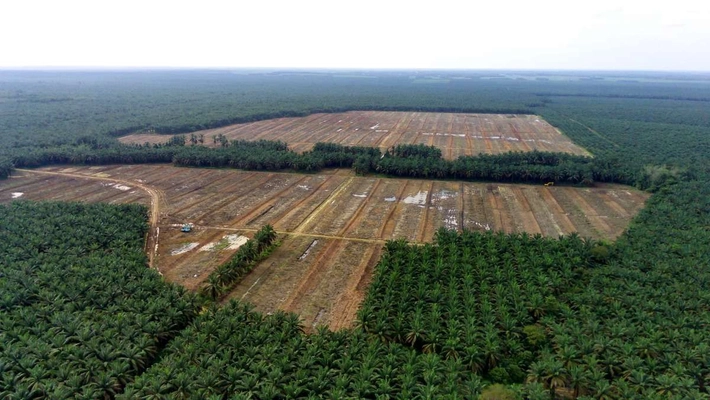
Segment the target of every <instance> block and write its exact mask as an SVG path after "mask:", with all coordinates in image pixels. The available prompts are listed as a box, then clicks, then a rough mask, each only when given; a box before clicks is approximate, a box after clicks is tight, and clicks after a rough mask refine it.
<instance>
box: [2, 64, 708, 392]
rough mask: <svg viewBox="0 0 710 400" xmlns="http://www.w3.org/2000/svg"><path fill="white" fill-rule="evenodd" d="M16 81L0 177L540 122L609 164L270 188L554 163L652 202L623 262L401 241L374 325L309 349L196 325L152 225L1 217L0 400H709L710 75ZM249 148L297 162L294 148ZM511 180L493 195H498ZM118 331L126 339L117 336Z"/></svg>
mask: <svg viewBox="0 0 710 400" xmlns="http://www.w3.org/2000/svg"><path fill="white" fill-rule="evenodd" d="M431 77H436V79H434V81H435V82H434V83H432V82H431V81H432V79H429V81H427V80H426V79H427V78H431ZM0 82H2V85H1V86H0V114H1V115H2V116H3V118H2V119H0V142H1V143H0V148H1V149H2V150H0V153H1V154H0V174H2V175H4V174H7V173H8V172H9V171H10V170H11V168H10V167H11V166H10V162H13V163H16V164H20V165H25V166H32V165H34V166H36V165H43V164H46V163H58V162H61V163H97V162H100V161H101V160H102V157H106V158H103V160H105V162H118V163H124V162H131V163H135V162H174V161H175V157H176V155H177V154H178V153H179V152H185V153H180V154H181V155H190V156H194V155H195V154H198V153H199V154H204V157H205V158H200V159H199V160H203V159H207V157H212V158H214V159H216V160H217V159H220V157H221V158H222V159H224V160H226V159H228V154H229V153H230V152H236V151H238V149H239V148H242V149H243V148H245V147H244V146H249V145H246V144H244V143H236V144H233V145H231V146H225V147H224V148H223V149H222V148H220V149H214V150H208V149H196V150H191V146H180V144H179V143H173V146H165V147H152V146H151V147H140V148H139V147H129V146H121V145H119V144H118V143H117V141H116V140H115V138H114V137H115V135H119V134H122V133H128V132H132V131H137V130H145V131H156V132H165V133H168V132H187V131H190V130H193V129H197V128H205V127H211V126H221V125H225V124H227V123H231V122H235V121H247V120H254V119H261V118H267V117H270V116H282V115H303V114H305V113H309V112H314V111H342V110H349V109H395V110H397V109H402V110H405V109H406V110H427V111H437V110H440V111H477V112H484V111H491V112H515V113H535V114H538V115H541V116H543V117H544V118H545V119H546V120H547V121H548V122H550V123H552V124H553V125H555V126H556V127H558V128H560V129H561V130H562V131H563V132H564V133H565V134H567V135H568V136H570V137H571V138H572V139H573V140H574V141H575V142H576V143H577V144H579V145H581V146H583V147H585V148H586V149H588V150H589V151H590V152H592V153H593V154H594V159H593V161H592V160H588V159H584V158H583V157H581V158H579V159H577V158H574V157H572V158H570V159H565V160H562V159H560V158H559V155H555V154H536V155H534V156H533V155H525V156H523V155H520V154H508V155H502V156H486V157H490V158H487V159H486V157H483V158H471V159H464V160H455V161H447V162H444V161H443V160H441V158H440V155H439V154H436V151H435V150H434V149H431V148H426V147H421V148H414V147H412V148H399V149H393V150H392V151H391V153H389V154H388V155H384V157H383V155H381V154H380V155H379V157H380V158H378V154H379V151H377V149H374V150H367V149H362V148H343V147H337V146H330V145H325V144H321V145H319V146H318V147H316V148H314V150H313V151H312V152H310V153H308V154H306V155H304V156H302V157H303V158H302V159H301V161H304V160H305V161H304V163H303V164H300V166H299V164H297V163H294V162H293V160H290V161H289V162H287V163H284V164H282V165H281V164H280V165H276V166H274V165H271V166H268V165H267V166H266V167H265V168H276V167H278V168H287V169H294V170H302V171H307V170H309V168H310V166H309V164H308V163H309V162H314V163H315V164H314V165H315V166H316V167H317V168H323V167H326V166H336V165H337V166H349V167H352V168H355V169H356V170H358V171H360V172H369V173H382V174H392V175H397V174H398V173H401V174H402V175H406V174H411V173H415V174H418V175H414V176H422V177H423V176H428V177H436V176H438V173H437V171H438V170H437V168H439V166H440V165H444V164H446V165H447V168H449V169H446V171H447V172H446V173H447V174H449V173H451V171H452V169H450V168H451V166H452V165H456V163H458V162H461V163H464V162H465V163H470V164H462V165H463V169H462V170H463V171H470V170H485V168H484V167H485V166H486V165H493V164H495V165H499V166H500V167H501V168H500V169H499V170H500V171H506V168H512V167H517V168H518V170H519V171H521V173H522V172H525V173H528V174H529V173H530V172H529V171H536V170H538V169H539V170H540V171H544V170H545V168H547V167H548V166H549V165H548V164H549V163H551V162H552V163H556V164H555V165H556V166H559V165H564V166H565V168H567V169H568V170H571V171H573V172H574V174H575V175H574V176H580V177H581V178H582V179H581V180H584V179H585V177H586V178H589V175H588V174H589V173H591V174H592V179H593V180H595V181H596V180H600V181H603V180H605V179H607V180H608V181H615V182H626V183H634V184H637V185H638V186H639V187H642V188H645V189H647V190H650V191H653V192H654V195H653V196H652V197H651V198H650V199H649V201H648V202H647V204H646V207H645V209H644V210H642V211H641V213H640V214H639V215H638V216H637V217H636V218H635V219H634V220H633V222H632V224H631V226H630V227H629V228H628V230H627V232H626V233H625V234H624V235H622V236H621V237H620V238H619V239H618V240H617V241H616V242H614V243H596V242H591V241H588V240H585V239H583V238H578V237H575V236H570V237H565V238H562V239H560V240H552V239H543V238H539V237H530V236H526V235H503V234H496V233H489V234H480V233H471V232H463V233H460V234H457V233H454V232H446V231H441V232H439V234H438V235H437V242H436V243H434V244H432V245H428V246H422V247H416V246H410V245H408V244H406V243H404V242H390V243H388V244H387V245H386V247H385V252H384V255H383V257H382V259H381V261H380V263H379V264H378V265H377V266H376V268H375V278H374V282H373V285H372V287H371V288H370V291H369V293H368V295H367V299H366V301H365V303H364V304H363V307H362V309H361V311H360V314H359V326H358V327H357V328H355V329H352V330H345V331H341V332H328V331H325V330H324V331H319V332H318V333H316V334H312V335H305V334H303V333H302V332H301V330H300V327H299V325H298V320H297V318H296V317H295V316H293V315H288V314H275V315H270V316H265V315H261V314H258V313H255V312H253V311H251V310H250V308H249V307H248V305H244V304H239V303H230V304H228V305H226V306H224V307H221V308H218V307H214V306H212V307H209V308H207V309H206V310H205V312H203V313H202V314H200V315H199V316H197V315H196V310H197V303H196V302H198V301H200V300H199V299H198V298H197V297H195V296H193V295H191V294H188V293H184V292H183V291H181V290H179V289H178V288H174V287H172V286H170V285H167V284H165V283H163V282H162V281H161V280H160V279H159V277H157V276H156V275H155V274H154V273H153V272H152V271H149V270H148V269H147V268H145V264H146V261H145V256H144V255H143V254H141V238H142V235H143V233H144V232H145V229H146V227H145V216H144V215H145V214H144V210H143V209H141V208H139V207H133V208H132V206H121V207H116V206H80V205H65V204H40V205H34V204H31V203H24V202H21V203H14V204H12V205H10V206H4V207H2V208H1V209H0V212H1V213H2V225H1V226H2V227H3V228H2V230H0V235H2V239H3V240H2V241H0V246H2V247H0V257H2V259H3V262H2V270H1V271H0V272H1V273H2V279H0V285H2V291H1V294H2V298H3V301H2V304H1V305H0V307H2V313H1V314H0V318H1V319H2V322H1V323H2V327H1V328H2V329H0V350H2V352H1V355H0V356H1V357H2V359H1V360H0V374H2V381H0V382H1V383H0V393H2V396H1V397H7V398H51V397H67V394H68V393H69V392H71V393H73V394H74V395H75V396H77V397H85V398H97V397H103V396H102V395H105V396H107V397H112V396H114V393H121V392H122V393H123V394H119V396H123V398H166V397H167V398H261V399H265V398H373V399H374V398H403V399H404V398H477V397H478V396H480V395H482V396H484V398H486V397H485V396H490V397H487V398H511V399H515V398H526V399H550V398H553V397H554V396H555V395H557V396H566V397H567V398H571V397H579V398H588V399H590V398H594V399H653V398H659V399H660V398H677V399H686V398H693V399H695V398H710V394H709V389H708V384H710V358H708V354H710V349H709V348H708V343H710V333H709V332H710V308H708V304H709V302H710V291H709V290H708V287H709V285H710V252H708V251H707V249H708V243H710V230H709V229H708V227H710V173H709V172H710V171H709V170H708V166H710V121H708V115H710V79H709V77H708V76H706V75H702V74H687V75H681V74H658V73H638V74H632V73H626V74H619V73H616V74H614V73H559V72H557V73H555V72H550V73H520V72H516V73H506V72H485V71H479V72H460V71H456V72H436V73H433V72H424V71H419V72H405V71H392V72H372V73H366V72H353V73H352V74H350V73H348V74H345V73H343V72H317V73H305V72H303V71H290V72H284V71H281V72H275V71H272V72H264V71H251V72H246V71H239V72H238V73H231V72H227V71H215V72H204V71H202V72H200V71H192V72H185V71H174V72H157V71H155V72H142V73H139V72H121V73H110V72H92V73H79V72H0ZM255 146H261V147H262V148H264V152H265V153H266V152H267V150H268V152H271V153H273V154H286V155H285V156H284V157H285V158H288V157H294V158H293V159H294V160H295V159H296V158H299V157H301V156H297V155H295V154H293V153H291V154H293V155H290V154H289V153H290V152H289V151H288V148H287V144H283V143H278V142H276V143H274V142H262V143H261V144H258V145H255ZM252 150H253V148H252ZM375 151H377V153H375ZM190 152H195V153H190ZM66 157H74V159H68V160H67V159H66ZM91 157H94V159H91ZM109 157H115V158H113V159H111V161H108V160H109ZM161 157H162V158H161ZM279 157H281V156H280V155H279V156H278V157H276V156H274V158H269V157H261V156H260V157H257V160H255V161H258V162H263V160H271V161H269V162H281V161H279V160H280V158H279ZM526 157H537V158H533V159H532V161H531V160H527V159H526ZM3 159H4V160H8V161H2V160H3ZM182 160H183V161H182V162H186V163H187V164H189V163H198V161H189V160H190V159H187V158H185V159H182ZM185 160H187V161H185ZM194 160H198V158H194ZM409 160H417V163H418V164H417V165H419V166H420V165H424V166H429V172H424V171H425V168H418V167H417V166H415V165H414V164H413V163H412V165H410V166H407V165H406V163H407V162H409ZM535 160H536V161H535ZM199 162H201V161H199ZM321 163H322V164H321ZM388 163H389V164H388ZM396 163H400V164H397V165H395V164H396ZM428 163H429V164H428ZM187 164H186V165H187ZM219 165H220V166H229V162H226V161H222V164H219ZM400 165H403V166H400ZM577 166H579V167H580V169H579V170H576V169H575V168H576V167H577ZM235 167H242V168H245V166H244V165H235ZM378 167H379V168H380V169H379V170H378ZM253 168H254V169H257V168H256V167H253ZM397 168H402V169H401V171H399V172H397ZM314 170H317V169H314ZM555 170H558V169H557V168H555ZM3 171H4V172H3ZM392 171H395V172H394V173H393V172H392ZM412 171H414V172H412ZM432 171H433V172H432ZM595 171H596V172H595ZM490 174H493V172H490ZM499 174H500V172H497V173H496V175H491V177H490V179H493V180H505V179H506V175H505V174H503V175H499ZM595 174H597V175H595ZM607 174H608V175H607ZM0 176H1V175H0ZM446 177H447V178H450V179H460V178H462V177H461V176H446ZM466 179H489V178H484V177H479V176H476V177H467V178H466ZM544 179H547V176H545V178H544ZM510 180H513V181H515V180H519V179H518V178H517V177H516V178H515V179H510ZM520 180H522V179H520ZM118 215H120V218H119V217H118ZM103 220H106V221H113V222H112V223H110V224H101V223H100V221H103ZM6 227H13V228H12V229H10V228H7V229H6ZM85 227H87V228H85ZM119 228H120V229H119ZM86 229H90V230H91V231H92V232H93V233H92V234H87V233H86V232H87V231H86ZM48 232H49V233H48ZM403 282H404V283H407V282H409V283H410V284H409V286H408V287H406V286H405V284H404V283H403ZM105 310H108V311H105ZM115 315H121V319H119V318H115ZM89 317H91V318H89ZM119 321H120V323H121V324H122V326H127V327H130V328H124V329H122V330H120V331H117V328H116V324H117V323H119ZM185 326H188V327H187V328H186V329H182V328H183V327H185ZM173 338H174V339H173ZM171 339H172V340H171ZM163 348H164V350H162V351H161V352H160V358H159V360H157V361H156V360H155V356H156V354H158V353H157V351H158V350H160V349H163ZM30 349H33V350H30ZM34 349H37V350H34ZM75 371H82V372H81V373H79V374H75V373H74V372H75ZM76 376H78V377H76ZM496 383H498V384H502V385H504V386H500V385H497V384H496ZM493 394H495V396H498V397H494V395H493Z"/></svg>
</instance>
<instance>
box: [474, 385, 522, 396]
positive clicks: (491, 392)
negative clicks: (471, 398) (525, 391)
mask: <svg viewBox="0 0 710 400" xmlns="http://www.w3.org/2000/svg"><path fill="white" fill-rule="evenodd" d="M519 398H520V397H519V396H518V395H517V394H516V393H515V392H514V391H513V390H511V389H508V388H507V387H505V386H504V385H501V384H499V383H497V384H495V385H491V386H487V387H486V388H485V389H483V393H481V395H480V396H479V397H478V399H479V400H517V399H519Z"/></svg>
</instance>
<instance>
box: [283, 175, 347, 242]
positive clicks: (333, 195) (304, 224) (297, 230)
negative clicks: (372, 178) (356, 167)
mask: <svg viewBox="0 0 710 400" xmlns="http://www.w3.org/2000/svg"><path fill="white" fill-rule="evenodd" d="M354 180H355V178H354V177H350V178H348V179H346V180H344V181H343V183H341V184H340V185H339V186H338V187H337V188H336V189H335V190H334V191H333V193H331V194H330V196H328V197H326V198H325V200H323V201H322V202H321V203H320V204H319V205H318V207H316V208H314V209H313V211H311V212H310V213H308V215H307V216H306V218H304V219H303V221H302V222H301V223H300V224H298V226H297V227H296V228H295V229H294V230H293V231H294V232H295V233H303V230H304V229H306V227H307V226H308V225H309V224H310V223H311V221H313V220H314V219H316V218H317V217H318V216H319V215H320V214H321V213H322V212H323V210H325V208H326V207H328V204H330V202H331V201H333V200H334V199H336V198H337V197H338V196H340V194H341V193H342V192H343V191H345V189H346V188H347V187H348V186H350V184H351V183H352V182H353V181H354Z"/></svg>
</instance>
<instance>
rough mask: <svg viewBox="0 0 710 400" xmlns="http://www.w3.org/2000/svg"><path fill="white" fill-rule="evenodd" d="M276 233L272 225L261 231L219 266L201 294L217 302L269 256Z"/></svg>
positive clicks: (201, 290) (208, 279)
mask: <svg viewBox="0 0 710 400" xmlns="http://www.w3.org/2000/svg"><path fill="white" fill-rule="evenodd" d="M275 240H276V231H274V228H273V227H271V225H266V226H264V227H263V228H261V229H259V230H258V231H257V232H256V233H255V234H254V238H253V239H249V240H248V241H247V242H246V243H244V244H243V245H242V246H240V247H239V249H238V250H237V252H236V253H234V255H232V257H231V258H230V259H229V260H227V261H226V262H225V263H223V264H222V265H220V266H218V267H217V268H216V269H215V270H214V272H212V273H211V274H210V275H209V276H208V277H207V279H206V281H205V284H204V285H203V286H202V287H201V288H200V294H201V295H202V296H203V297H205V298H207V299H209V300H211V301H216V300H217V299H218V298H219V297H221V296H223V295H224V294H225V293H227V292H228V291H229V289H231V288H233V287H234V286H235V285H237V284H238V283H239V281H240V280H241V279H242V278H243V277H244V276H246V275H247V274H248V273H249V272H251V270H252V269H253V268H254V267H255V266H256V264H257V262H259V261H260V260H261V259H263V258H265V257H267V256H268V253H270V252H271V251H272V250H273V245H274V244H275V243H274V242H275Z"/></svg>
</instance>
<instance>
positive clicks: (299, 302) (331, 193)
mask: <svg viewBox="0 0 710 400" xmlns="http://www.w3.org/2000/svg"><path fill="white" fill-rule="evenodd" d="M38 171H40V172H41V171H48V172H54V173H58V174H63V175H46V174H41V173H37V172H26V171H21V172H18V173H17V174H16V175H15V176H13V177H12V178H10V179H8V180H6V181H2V182H0V202H2V203H5V202H9V201H13V200H16V199H32V200H48V199H51V200H64V201H89V202H111V203H126V202H139V203H142V204H146V205H151V204H152V205H153V209H154V211H156V204H157V213H158V215H157V216H156V218H157V221H156V222H155V227H154V231H153V232H152V235H154V237H155V239H156V240H157V242H158V246H157V252H156V254H155V256H154V266H155V268H157V269H158V270H159V271H160V272H161V273H162V274H163V275H164V276H165V277H166V278H167V279H168V280H170V281H173V282H177V283H180V284H182V285H184V286H186V287H187V288H190V289H194V288H196V287H198V286H199V284H200V283H201V282H202V281H203V280H204V279H206V277H207V276H208V275H209V273H210V272H211V271H212V270H213V269H214V268H215V267H216V266H217V265H219V264H220V263H222V262H223V261H225V260H226V259H228V258H229V257H230V256H231V254H233V252H234V251H235V249H236V246H238V243H239V241H240V240H242V239H243V237H249V236H250V235H252V234H253V232H254V231H256V230H257V229H258V228H260V227H261V226H262V225H264V224H271V225H273V226H274V228H275V229H276V230H277V231H278V232H279V233H280V234H281V238H282V241H283V243H282V245H281V247H280V248H279V249H277V250H276V251H275V252H274V254H273V255H272V256H271V257H269V258H268V259H267V260H266V261H264V262H262V263H261V264H260V265H258V266H257V267H256V268H255V269H254V271H253V272H252V273H251V274H250V275H248V276H247V277H246V278H245V279H244V280H243V281H242V283H241V284H240V285H239V286H238V287H237V288H236V289H235V290H234V291H233V292H232V293H230V294H229V297H230V298H238V299H244V300H247V301H250V302H252V303H254V304H255V305H256V306H257V309H259V310H261V311H265V312H271V311H274V310H277V309H284V310H290V311H295V312H298V313H299V314H300V315H301V316H302V318H303V321H304V324H305V325H306V326H307V327H308V328H311V327H315V326H316V325H318V324H325V325H328V326H330V327H331V328H340V327H345V326H349V325H350V324H351V323H352V322H353V321H354V318H355V313H356V311H357V307H358V305H359V304H360V301H361V300H362V298H363V296H364V294H365V291H366V289H367V285H368V283H369V279H370V276H371V272H372V269H373V267H374V265H375V264H376V262H377V260H378V259H379V255H380V251H381V248H382V245H383V243H384V242H385V241H386V240H388V239H393V238H400V237H404V238H407V239H408V240H410V241H413V242H427V241H431V240H432V237H433V234H434V232H435V231H436V229H438V228H439V227H442V226H444V227H447V228H452V229H463V228H466V229H474V230H503V231H505V232H522V231H525V232H529V233H533V234H535V233H539V234H542V235H545V236H551V237H557V236H558V235H561V234H566V233H570V232H579V233H580V235H582V236H587V237H593V238H597V239H599V238H607V239H612V238H614V237H616V236H618V235H619V234H621V233H622V232H623V230H624V229H625V227H626V226H627V225H628V223H629V220H630V219H631V217H632V216H634V215H635V214H636V213H637V212H638V211H639V210H640V209H641V208H642V207H643V204H644V202H645V200H646V199H647V197H648V195H647V194H645V193H643V192H639V191H636V190H634V189H631V188H629V187H625V186H620V185H601V186H599V187H595V188H572V187H544V186H532V185H507V184H485V183H461V182H447V181H424V180H405V179H384V178H369V177H364V178H361V177H354V176H348V175H347V174H341V173H340V172H342V171H331V173H329V174H318V175H300V174H287V173H266V172H248V171H236V170H210V169H191V168H177V167H173V166H167V165H131V166H102V167H78V168H64V167H54V168H43V169H41V170H38ZM112 180H114V181H112ZM156 199H157V200H156ZM185 222H191V223H193V224H195V228H194V230H193V232H191V233H187V234H185V233H182V232H180V224H182V223H185ZM148 250H149V251H150V248H149V249H148Z"/></svg>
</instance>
